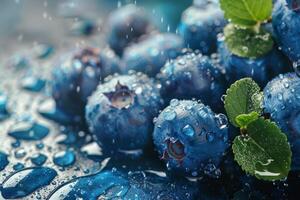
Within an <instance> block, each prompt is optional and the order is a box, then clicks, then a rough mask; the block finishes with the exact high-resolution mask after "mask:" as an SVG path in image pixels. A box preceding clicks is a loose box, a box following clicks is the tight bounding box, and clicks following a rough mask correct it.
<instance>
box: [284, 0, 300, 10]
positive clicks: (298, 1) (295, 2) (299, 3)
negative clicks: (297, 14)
mask: <svg viewBox="0 0 300 200" xmlns="http://www.w3.org/2000/svg"><path fill="white" fill-rule="evenodd" d="M287 3H288V7H289V8H290V9H291V10H294V11H298V10H300V0H287Z"/></svg>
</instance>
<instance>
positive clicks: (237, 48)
mask: <svg viewBox="0 0 300 200" xmlns="http://www.w3.org/2000/svg"><path fill="white" fill-rule="evenodd" d="M224 36H225V42H226V44H227V48H228V49H229V50H230V51H231V52H232V53H233V54H235V55H237V56H240V57H247V58H257V57H261V56H263V55H265V54H267V53H268V52H270V51H271V50H272V48H273V45H274V41H273V39H272V35H271V34H270V33H268V32H267V31H265V30H264V29H263V28H259V30H258V31H257V32H256V31H254V30H252V29H245V28H240V27H238V26H235V25H233V24H229V25H227V26H226V27H225V28H224Z"/></svg>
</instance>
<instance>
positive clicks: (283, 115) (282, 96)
mask: <svg viewBox="0 0 300 200" xmlns="http://www.w3.org/2000/svg"><path fill="white" fill-rule="evenodd" d="M263 107H264V111H265V113H269V114H270V116H271V119H272V120H274V121H275V122H276V123H277V124H278V125H279V126H280V128H281V129H282V131H283V132H285V133H286V134H287V136H288V139H289V142H290V144H291V148H292V152H293V157H292V168H293V169H298V170H299V169H300V161H299V159H300V158H298V155H299V154H295V153H296V152H299V151H300V143H299V139H300V78H299V77H298V76H297V75H296V73H287V74H284V75H279V76H278V77H276V78H274V79H273V80H272V81H270V82H269V83H268V85H267V86H266V87H265V89H264V102H263Z"/></svg>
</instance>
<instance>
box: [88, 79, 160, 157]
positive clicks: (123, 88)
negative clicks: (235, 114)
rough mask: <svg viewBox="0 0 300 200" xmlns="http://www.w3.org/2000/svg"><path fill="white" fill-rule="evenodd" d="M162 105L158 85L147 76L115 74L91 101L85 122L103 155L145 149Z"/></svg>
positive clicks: (97, 91) (102, 85) (101, 86)
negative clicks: (154, 119)
mask: <svg viewBox="0 0 300 200" xmlns="http://www.w3.org/2000/svg"><path fill="white" fill-rule="evenodd" d="M162 104H163V101H162V98H161V97H160V93H159V85H157V84H156V83H155V82H154V81H153V80H152V79H149V78H148V77H147V76H146V75H144V74H141V73H137V74H134V73H132V74H130V75H123V76H118V75H116V76H114V77H109V78H108V79H107V80H106V82H105V83H104V84H101V85H99V86H98V88H97V90H96V91H95V92H94V93H93V95H92V96H91V97H90V98H89V101H88V104H87V106H86V120H87V123H88V126H89V129H90V131H91V132H92V134H93V135H94V136H95V138H96V141H97V142H98V144H99V145H100V146H101V147H102V149H103V151H104V153H108V154H113V153H117V152H118V151H124V150H136V149H144V148H145V147H146V146H147V145H148V144H149V143H150V141H151V133H152V130H153V123H152V120H153V118H154V117H155V116H157V114H158V112H159V110H160V109H161V106H162Z"/></svg>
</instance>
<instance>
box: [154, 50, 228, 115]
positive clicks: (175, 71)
mask: <svg viewBox="0 0 300 200" xmlns="http://www.w3.org/2000/svg"><path fill="white" fill-rule="evenodd" d="M157 77H158V79H159V80H160V82H161V84H162V90H161V93H162V96H163V97H164V98H165V99H166V101H170V100H171V99H173V98H177V99H191V98H197V99H201V101H203V103H205V104H207V105H210V106H211V107H212V108H213V109H214V110H221V107H222V103H221V96H222V95H223V94H224V93H225V90H226V88H225V87H226V81H225V77H224V75H223V74H222V73H221V72H220V70H219V69H218V68H217V67H215V66H214V65H213V64H212V62H211V61H210V59H209V58H208V57H206V56H203V55H201V54H198V55H197V54H194V53H187V54H185V55H183V56H179V57H177V58H176V59H175V60H172V61H170V62H168V63H166V65H165V66H164V67H163V68H162V69H161V73H160V74H158V76H157Z"/></svg>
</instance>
